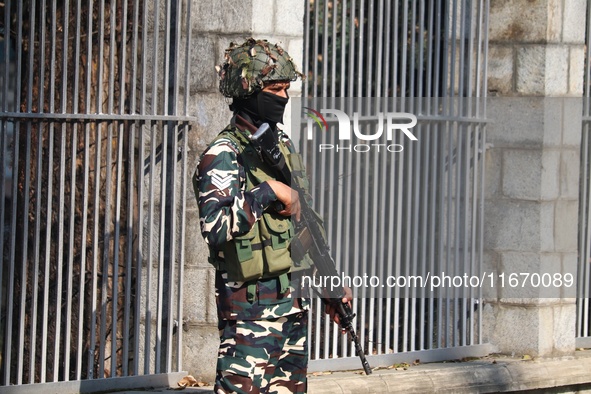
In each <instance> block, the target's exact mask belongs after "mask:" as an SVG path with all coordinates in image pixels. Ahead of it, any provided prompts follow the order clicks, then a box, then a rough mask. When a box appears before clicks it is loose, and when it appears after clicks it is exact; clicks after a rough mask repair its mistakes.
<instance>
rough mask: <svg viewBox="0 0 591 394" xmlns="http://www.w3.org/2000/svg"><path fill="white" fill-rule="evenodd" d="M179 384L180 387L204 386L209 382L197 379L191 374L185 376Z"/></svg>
mask: <svg viewBox="0 0 591 394" xmlns="http://www.w3.org/2000/svg"><path fill="white" fill-rule="evenodd" d="M177 384H178V385H179V387H180V388H183V389H184V388H185V387H203V386H207V383H205V382H201V381H198V380H197V379H195V378H194V377H193V376H191V375H187V376H185V377H184V378H182V379H181V380H180V381H179V382H178V383H177Z"/></svg>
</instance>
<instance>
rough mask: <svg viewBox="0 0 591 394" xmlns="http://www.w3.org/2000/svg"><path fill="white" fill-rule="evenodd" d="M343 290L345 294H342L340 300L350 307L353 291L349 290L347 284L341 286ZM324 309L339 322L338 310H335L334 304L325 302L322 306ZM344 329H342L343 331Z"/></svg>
mask: <svg viewBox="0 0 591 394" xmlns="http://www.w3.org/2000/svg"><path fill="white" fill-rule="evenodd" d="M343 290H344V291H345V295H344V296H343V299H342V300H341V301H342V302H343V303H347V304H349V307H351V300H352V299H353V292H352V291H351V289H350V288H349V287H347V286H345V287H344V288H343ZM324 311H325V312H326V313H327V314H328V315H330V318H331V319H332V320H333V321H334V322H335V323H337V324H341V320H340V319H339V312H338V310H337V307H336V305H332V304H327V305H326V307H325V308H324ZM344 332H345V331H344V330H343V333H344Z"/></svg>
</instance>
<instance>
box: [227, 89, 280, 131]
mask: <svg viewBox="0 0 591 394" xmlns="http://www.w3.org/2000/svg"><path fill="white" fill-rule="evenodd" d="M288 101H289V99H288V98H287V97H281V96H278V95H276V94H273V93H269V92H259V93H257V94H255V95H253V96H250V97H248V98H247V99H235V100H234V103H233V104H232V107H230V108H231V109H232V110H234V111H237V112H240V111H244V112H246V113H247V114H248V115H249V116H250V117H251V118H252V120H253V121H254V123H255V125H257V126H259V125H260V123H264V122H267V123H269V124H270V125H271V127H273V128H274V127H275V125H276V124H277V123H283V114H284V112H285V106H286V105H287V102H288Z"/></svg>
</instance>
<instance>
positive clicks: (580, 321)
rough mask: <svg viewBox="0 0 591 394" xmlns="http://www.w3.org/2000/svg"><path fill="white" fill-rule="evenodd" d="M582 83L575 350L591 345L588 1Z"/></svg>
mask: <svg viewBox="0 0 591 394" xmlns="http://www.w3.org/2000/svg"><path fill="white" fill-rule="evenodd" d="M585 43H586V47H585V79H584V81H585V83H584V89H583V129H582V139H581V178H580V179H581V182H580V189H579V201H580V204H579V264H578V272H577V280H578V283H577V335H576V337H577V339H576V342H577V347H589V346H591V302H590V301H591V269H590V266H591V211H590V209H591V204H590V196H591V194H590V193H591V178H590V174H591V139H590V133H591V106H590V105H591V85H590V83H591V61H590V59H591V49H590V48H589V44H590V43H591V2H590V1H587V31H586V36H585Z"/></svg>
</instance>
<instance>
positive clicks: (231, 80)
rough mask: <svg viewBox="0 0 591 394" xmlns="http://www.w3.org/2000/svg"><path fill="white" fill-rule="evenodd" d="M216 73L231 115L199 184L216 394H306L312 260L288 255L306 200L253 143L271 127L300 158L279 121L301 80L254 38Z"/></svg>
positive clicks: (280, 54)
mask: <svg viewBox="0 0 591 394" xmlns="http://www.w3.org/2000/svg"><path fill="white" fill-rule="evenodd" d="M217 71H218V75H219V78H220V92H221V93H222V94H223V95H224V96H226V97H228V98H231V99H232V103H231V105H230V109H231V110H232V111H233V113H234V116H233V117H232V119H231V122H230V125H228V126H227V127H226V128H225V129H224V130H223V131H222V132H221V133H220V134H219V135H218V136H217V137H216V138H215V139H214V140H213V141H212V142H211V143H210V145H209V147H208V148H207V149H206V150H205V152H204V153H203V154H202V156H201V158H200V162H199V165H198V167H197V170H196V172H195V175H194V179H193V185H194V188H195V194H196V197H197V200H198V204H199V214H200V224H201V232H202V235H203V237H204V238H205V240H206V242H207V244H208V245H209V249H210V258H209V261H210V262H211V263H212V264H213V265H214V267H215V268H216V283H215V287H216V303H217V308H218V318H219V330H220V348H219V353H218V362H217V372H216V383H215V391H216V393H226V392H238V393H258V392H263V393H267V392H269V393H282V392H293V393H303V392H306V385H307V380H306V370H307V363H308V352H307V343H306V338H307V319H308V312H307V311H308V300H307V299H306V298H305V297H303V296H302V294H301V293H300V292H299V291H298V290H299V288H300V280H299V278H301V275H302V274H303V273H309V270H310V267H311V260H309V258H307V257H306V258H304V259H303V260H301V261H298V262H297V264H294V262H293V261H292V259H291V256H290V250H289V243H290V239H291V238H292V237H293V235H294V225H293V223H292V219H291V218H292V217H293V218H294V220H296V221H299V219H300V202H299V196H298V194H297V193H296V192H295V191H293V190H292V189H291V188H290V187H289V186H287V185H286V184H284V183H281V182H279V181H277V180H276V179H275V174H274V171H273V170H272V169H271V168H270V167H268V166H266V165H265V163H264V162H262V161H261V159H260V158H259V155H258V153H257V152H256V150H254V148H253V147H252V145H251V144H250V143H249V138H248V135H249V134H250V133H251V132H253V131H255V130H256V129H257V128H258V127H259V126H261V124H263V123H268V124H269V125H270V127H271V128H272V129H273V130H274V131H275V132H276V134H275V135H276V140H277V143H278V145H279V147H280V149H281V150H282V151H283V153H284V155H285V156H289V155H290V154H294V155H295V150H294V147H293V143H292V142H291V140H290V139H289V138H288V136H287V135H286V134H285V133H284V132H283V131H281V130H280V129H279V128H278V127H277V124H279V123H282V122H283V113H284V110H285V106H286V105H287V102H288V100H289V96H288V94H287V89H288V88H289V86H290V82H292V81H295V80H296V79H297V78H298V77H302V74H300V73H299V72H298V71H297V69H296V66H295V64H294V63H293V61H292V59H291V58H290V57H289V55H288V54H287V52H286V51H284V50H283V49H282V48H281V47H280V46H279V45H273V44H270V43H269V42H267V41H266V40H254V39H252V38H251V39H249V40H247V41H246V42H244V43H243V44H241V45H236V44H231V45H230V47H229V48H228V49H227V50H226V55H225V62H224V64H223V65H221V66H218V67H217ZM291 170H292V171H303V168H300V169H296V168H291ZM276 202H280V203H281V204H282V205H281V204H280V205H279V206H280V208H277V204H276ZM327 312H328V313H330V314H331V316H334V314H335V311H334V310H329V311H327Z"/></svg>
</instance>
